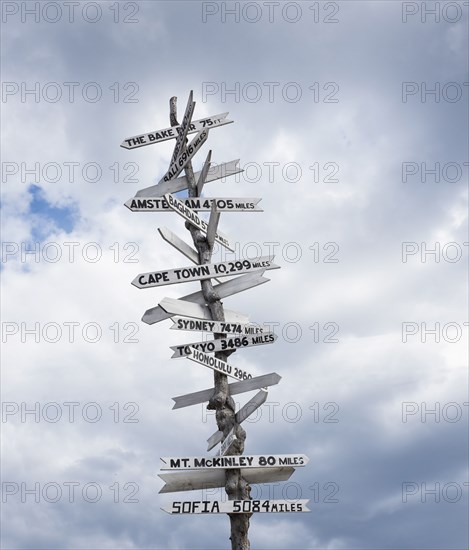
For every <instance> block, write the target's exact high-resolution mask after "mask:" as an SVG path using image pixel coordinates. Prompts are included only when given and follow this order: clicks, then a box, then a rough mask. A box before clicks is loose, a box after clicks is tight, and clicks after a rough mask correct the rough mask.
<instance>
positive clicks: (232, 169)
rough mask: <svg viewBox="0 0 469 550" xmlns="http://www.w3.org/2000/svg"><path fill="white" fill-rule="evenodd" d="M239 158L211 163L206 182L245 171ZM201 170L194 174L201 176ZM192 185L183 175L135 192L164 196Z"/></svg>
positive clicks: (142, 194)
mask: <svg viewBox="0 0 469 550" xmlns="http://www.w3.org/2000/svg"><path fill="white" fill-rule="evenodd" d="M238 163H239V159H237V160H231V161H230V162H224V163H222V164H216V165H211V166H210V169H209V171H208V174H207V177H206V178H205V183H208V182H210V181H216V180H219V179H224V178H227V177H228V176H233V175H235V174H240V173H241V172H244V170H242V169H241V168H239V167H238ZM201 174H202V171H201V172H195V174H194V176H195V177H196V178H197V177H198V178H200V176H201ZM189 187H190V185H189V181H188V180H187V177H186V176H181V177H179V178H176V179H173V180H170V181H165V182H163V183H160V184H157V185H151V186H150V187H145V188H144V189H140V191H137V193H136V194H135V196H136V197H163V196H164V195H166V193H177V192H178V191H184V190H185V189H188V188H189Z"/></svg>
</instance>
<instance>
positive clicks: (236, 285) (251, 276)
mask: <svg viewBox="0 0 469 550" xmlns="http://www.w3.org/2000/svg"><path fill="white" fill-rule="evenodd" d="M262 273H263V272H254V273H246V274H245V275H240V276H239V277H236V278H234V279H231V280H230V281H225V282H224V283H220V284H219V285H215V286H214V287H213V290H214V291H215V292H216V293H217V294H218V296H219V297H220V299H221V300H222V299H223V298H226V297H227V296H231V295H233V294H237V293H238V292H242V291H243V290H247V289H248V288H253V287H255V286H258V285H262V284H264V283H267V282H268V281H270V279H267V278H266V277H262ZM181 300H184V301H186V302H193V303H197V304H199V305H203V304H205V298H204V296H203V294H202V291H201V290H199V291H197V292H194V293H193V294H188V295H187V296H183V297H182V298H181ZM172 315H174V314H171V313H166V311H164V310H163V309H162V308H161V307H160V306H156V307H153V308H151V309H147V311H145V313H144V314H143V317H142V321H143V322H144V323H147V324H148V325H153V324H154V323H158V322H159V321H163V320H164V319H169V317H172Z"/></svg>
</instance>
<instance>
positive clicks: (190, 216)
mask: <svg viewBox="0 0 469 550" xmlns="http://www.w3.org/2000/svg"><path fill="white" fill-rule="evenodd" d="M164 198H165V199H166V202H167V203H168V204H169V206H170V208H172V209H173V210H174V211H175V212H177V213H178V214H179V215H180V216H182V217H183V218H184V219H185V220H187V221H188V222H190V223H191V224H192V225H194V226H195V227H197V228H198V229H200V230H201V231H202V232H203V233H205V234H207V232H208V229H209V224H208V223H207V222H206V221H205V220H203V219H202V218H201V217H200V216H198V215H197V212H194V210H192V209H191V208H189V207H188V206H186V205H185V204H184V203H183V202H182V201H181V200H179V199H178V198H176V197H173V195H171V193H167V194H166V195H165V196H164ZM215 240H216V241H217V242H218V243H220V244H222V245H223V246H224V247H225V248H227V249H228V250H231V251H232V252H234V251H235V250H234V248H233V247H232V246H231V245H230V243H229V240H228V238H227V237H226V236H225V235H223V234H222V233H221V232H220V231H217V233H216V235H215Z"/></svg>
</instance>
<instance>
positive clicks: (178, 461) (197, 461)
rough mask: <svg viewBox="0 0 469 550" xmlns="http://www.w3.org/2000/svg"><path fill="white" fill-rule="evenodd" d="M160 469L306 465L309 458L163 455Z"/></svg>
mask: <svg viewBox="0 0 469 550" xmlns="http://www.w3.org/2000/svg"><path fill="white" fill-rule="evenodd" d="M160 460H161V461H162V462H163V466H161V467H160V470H198V469H201V468H203V469H208V468H210V469H217V468H273V467H278V466H293V467H295V468H297V467H302V466H306V464H308V462H309V458H308V457H307V456H306V455H304V454H281V455H269V454H266V455H230V456H221V457H213V456H189V457H168V456H165V457H162V458H161V459H160Z"/></svg>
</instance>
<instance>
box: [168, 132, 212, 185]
mask: <svg viewBox="0 0 469 550" xmlns="http://www.w3.org/2000/svg"><path fill="white" fill-rule="evenodd" d="M207 137H208V130H202V131H201V132H199V133H198V134H197V135H196V136H195V138H194V139H193V140H192V141H191V142H190V143H189V145H188V146H187V147H185V148H184V149H183V150H182V151H181V153H180V154H179V155H178V157H177V158H176V160H174V161H173V162H171V164H170V166H169V168H168V171H167V172H166V174H165V175H164V176H163V177H162V178H161V179H160V181H159V182H158V184H161V183H162V182H164V181H169V180H172V179H174V178H175V177H176V176H179V174H180V173H181V172H182V171H183V170H184V166H186V164H187V163H188V162H189V161H190V160H191V159H192V158H193V156H194V155H195V154H196V153H197V151H198V150H199V149H200V148H201V147H202V145H203V144H204V143H205V142H206V140H207Z"/></svg>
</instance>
